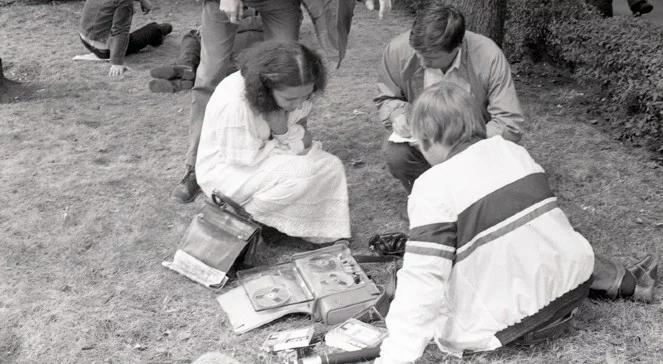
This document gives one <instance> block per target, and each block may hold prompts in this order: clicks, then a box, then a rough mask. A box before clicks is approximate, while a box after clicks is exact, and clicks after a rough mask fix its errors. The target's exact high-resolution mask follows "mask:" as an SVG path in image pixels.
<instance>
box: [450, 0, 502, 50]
mask: <svg viewBox="0 0 663 364" xmlns="http://www.w3.org/2000/svg"><path fill="white" fill-rule="evenodd" d="M447 3H448V4H449V5H452V6H454V7H456V8H457V9H459V10H460V11H461V12H462V13H463V15H465V27H466V28H467V30H470V31H473V32H475V33H479V34H483V35H485V36H487V37H489V38H491V39H492V40H493V41H495V43H497V45H499V46H502V40H503V39H504V20H505V19H506V3H507V0H447Z"/></svg>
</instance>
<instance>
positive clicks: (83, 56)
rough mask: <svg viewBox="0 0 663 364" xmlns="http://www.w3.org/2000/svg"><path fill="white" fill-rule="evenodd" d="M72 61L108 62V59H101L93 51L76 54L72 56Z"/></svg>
mask: <svg viewBox="0 0 663 364" xmlns="http://www.w3.org/2000/svg"><path fill="white" fill-rule="evenodd" d="M72 60H74V61H86V62H110V59H103V58H99V57H97V56H96V55H95V54H94V53H88V54H78V55H75V56H74V58H72Z"/></svg>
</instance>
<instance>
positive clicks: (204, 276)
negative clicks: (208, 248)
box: [161, 249, 228, 289]
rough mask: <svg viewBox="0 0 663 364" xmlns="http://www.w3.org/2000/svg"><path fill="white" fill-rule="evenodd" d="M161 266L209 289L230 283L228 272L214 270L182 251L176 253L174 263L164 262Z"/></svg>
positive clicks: (178, 250)
mask: <svg viewBox="0 0 663 364" xmlns="http://www.w3.org/2000/svg"><path fill="white" fill-rule="evenodd" d="M161 265H163V266H164V267H166V268H168V269H171V270H174V271H175V272H177V273H179V274H181V275H183V276H185V277H187V278H189V279H191V280H193V281H195V282H198V283H200V284H202V285H203V286H205V287H207V288H215V289H216V288H221V287H223V286H224V285H225V284H226V282H227V281H228V277H227V276H226V272H222V271H220V270H218V269H216V268H212V267H210V266H208V265H207V264H205V263H203V262H201V261H200V260H198V259H196V258H195V257H194V256H192V255H190V254H187V253H186V252H185V251H183V250H180V249H177V251H176V252H175V256H174V257H173V261H172V262H162V263H161Z"/></svg>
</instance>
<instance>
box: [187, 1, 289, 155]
mask: <svg viewBox="0 0 663 364" xmlns="http://www.w3.org/2000/svg"><path fill="white" fill-rule="evenodd" d="M244 4H245V5H246V6H248V7H251V8H253V9H255V10H257V11H258V12H259V13H260V17H261V18H262V26H263V37H264V39H265V40H284V41H297V40H298V39H299V28H300V25H301V22H302V12H301V8H300V0H279V1H274V0H245V1H244ZM237 30H238V25H237V24H233V23H231V22H230V21H229V20H228V17H227V16H226V14H225V13H222V12H221V11H220V10H219V0H204V2H203V9H202V16H201V29H200V36H201V45H202V49H201V53H200V65H199V66H198V70H197V72H196V81H195V83H194V86H193V91H192V99H193V100H192V103H191V123H190V125H189V148H188V150H187V153H186V164H187V165H188V166H194V165H195V164H196V155H197V151H198V143H199V142H200V130H201V129H202V126H203V118H204V116H205V107H207V102H208V101H209V98H210V97H211V96H212V92H214V89H215V88H216V86H217V85H218V84H219V82H221V80H222V79H223V78H224V77H226V76H227V75H228V74H229V73H230V72H231V71H232V70H233V69H234V66H233V64H232V63H233V62H232V53H233V46H234V43H235V35H236V33H237Z"/></svg>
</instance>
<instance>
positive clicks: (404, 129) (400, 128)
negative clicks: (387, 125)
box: [391, 114, 412, 138]
mask: <svg viewBox="0 0 663 364" xmlns="http://www.w3.org/2000/svg"><path fill="white" fill-rule="evenodd" d="M391 127H392V129H393V130H394V132H395V133H396V134H398V135H400V136H401V137H403V138H410V137H411V136H412V135H411V134H410V125H409V124H408V123H407V117H406V116H405V115H404V114H399V115H396V116H394V117H392V118H391Z"/></svg>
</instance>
